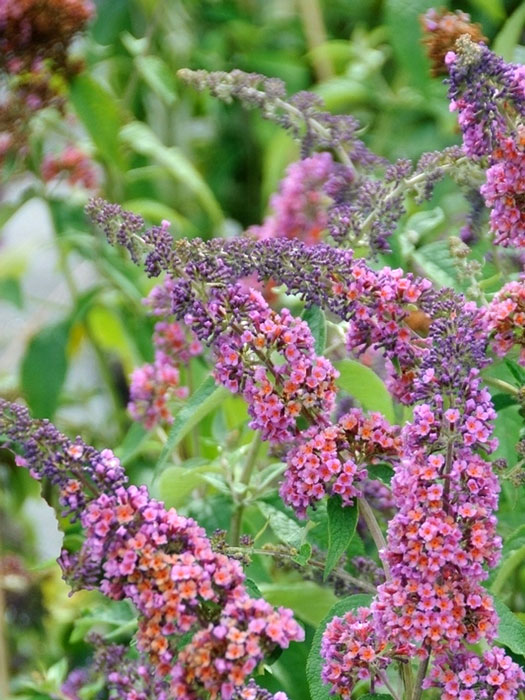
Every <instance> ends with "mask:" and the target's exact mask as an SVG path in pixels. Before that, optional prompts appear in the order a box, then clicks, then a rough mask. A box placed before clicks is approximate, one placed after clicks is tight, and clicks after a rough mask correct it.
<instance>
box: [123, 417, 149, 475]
mask: <svg viewBox="0 0 525 700" xmlns="http://www.w3.org/2000/svg"><path fill="white" fill-rule="evenodd" d="M149 435H150V431H149V430H146V428H145V427H144V426H143V425H141V424H140V423H132V424H131V425H130V427H129V430H128V432H127V433H126V435H125V437H124V440H123V441H122V443H121V444H120V446H119V447H118V448H117V449H116V450H115V454H116V455H117V457H118V458H119V459H120V461H121V462H122V465H123V466H126V464H128V462H130V461H131V460H132V459H133V457H135V456H136V455H137V454H138V453H139V452H140V448H141V447H142V445H143V444H144V443H145V442H146V440H147V439H148V437H149Z"/></svg>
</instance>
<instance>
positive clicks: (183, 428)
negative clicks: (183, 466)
mask: <svg viewBox="0 0 525 700" xmlns="http://www.w3.org/2000/svg"><path fill="white" fill-rule="evenodd" d="M227 396H229V392H228V390H227V389H225V388H224V387H223V386H217V385H216V383H215V380H214V378H213V377H208V378H207V379H205V380H204V381H203V383H202V384H201V385H200V386H199V387H198V389H197V390H196V391H195V393H194V394H193V395H192V396H190V398H189V399H188V401H187V402H186V404H185V405H184V407H183V408H182V409H181V410H180V411H179V412H178V413H177V415H176V417H175V420H174V421H173V425H172V426H171V429H170V432H169V435H168V439H167V441H166V444H165V445H164V447H163V448H162V452H161V453H160V457H159V459H158V461H157V464H156V466H155V471H156V472H157V473H159V472H160V471H162V468H163V467H164V465H165V464H166V462H167V461H168V459H169V457H170V454H171V453H172V451H173V450H174V449H175V447H177V445H178V444H179V442H180V441H181V440H182V439H183V438H184V436H185V435H187V434H188V433H189V432H190V430H191V429H192V428H193V427H194V426H196V425H197V424H198V423H199V422H200V421H201V420H202V419H203V418H204V416H207V415H208V413H211V411H213V410H214V409H215V408H217V407H218V406H220V404H221V403H222V402H223V401H224V399H225V398H226V397H227Z"/></svg>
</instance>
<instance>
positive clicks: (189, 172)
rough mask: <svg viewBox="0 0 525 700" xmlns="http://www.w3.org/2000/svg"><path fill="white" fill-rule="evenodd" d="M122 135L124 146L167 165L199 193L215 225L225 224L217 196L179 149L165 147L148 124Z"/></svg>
mask: <svg viewBox="0 0 525 700" xmlns="http://www.w3.org/2000/svg"><path fill="white" fill-rule="evenodd" d="M120 136H121V139H122V140H123V141H124V143H126V144H127V145H128V146H129V147H130V148H132V149H133V150H134V151H136V152H137V153H140V154H142V155H144V156H148V157H149V158H152V159H153V160H155V161H156V162H157V163H159V164H160V165H164V166H165V167H166V168H167V170H168V172H169V173H170V175H171V176H172V177H173V178H174V179H175V180H177V182H180V183H182V184H183V185H184V186H186V187H188V188H189V189H190V190H191V191H192V192H194V193H195V195H196V196H197V197H198V198H199V200H200V202H201V204H202V206H203V207H204V209H205V210H206V211H207V213H208V215H209V216H210V218H211V219H212V220H213V222H214V223H215V224H217V225H218V224H220V223H221V222H222V211H221V208H220V206H219V204H218V202H217V200H216V199H215V195H214V194H213V192H212V191H211V190H210V188H209V187H208V185H207V183H206V181H205V180H204V179H203V177H202V175H201V174H200V173H199V171H198V170H197V169H196V168H195V166H194V165H193V163H191V161H189V160H188V159H187V158H186V156H185V155H184V154H183V153H182V151H181V150H180V149H179V148H176V147H175V146H172V147H171V148H169V147H167V146H165V145H164V144H163V143H162V142H161V141H159V139H158V138H157V137H156V136H155V134H154V133H153V131H151V129H150V128H149V127H148V126H146V124H142V123H140V122H132V123H131V124H127V125H126V126H125V127H123V129H122V130H121V132H120Z"/></svg>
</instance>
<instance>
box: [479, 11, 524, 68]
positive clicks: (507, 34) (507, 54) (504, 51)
mask: <svg viewBox="0 0 525 700" xmlns="http://www.w3.org/2000/svg"><path fill="white" fill-rule="evenodd" d="M487 1H488V0H487ZM524 25H525V2H522V3H521V5H519V7H518V8H517V9H516V10H514V12H513V13H512V14H511V16H510V17H509V18H508V20H507V21H506V22H505V24H504V25H503V27H502V29H501V30H500V32H499V34H498V36H497V37H496V38H495V39H494V42H493V44H492V50H493V51H494V53H497V54H499V55H500V56H503V58H504V59H505V60H506V61H512V60H513V59H514V48H515V47H516V44H518V43H519V40H520V37H521V34H522V32H523V26H524Z"/></svg>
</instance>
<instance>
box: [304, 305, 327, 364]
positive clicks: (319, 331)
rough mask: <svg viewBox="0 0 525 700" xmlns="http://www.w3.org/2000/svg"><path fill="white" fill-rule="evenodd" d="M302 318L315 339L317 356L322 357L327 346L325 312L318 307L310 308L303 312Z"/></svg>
mask: <svg viewBox="0 0 525 700" xmlns="http://www.w3.org/2000/svg"><path fill="white" fill-rule="evenodd" d="M302 318H303V321H306V323H307V324H308V326H309V328H310V331H311V332H312V335H313V337H314V340H315V352H316V354H317V355H322V354H323V352H324V349H325V345H326V321H325V317H324V312H323V310H322V309H320V308H319V307H318V306H309V307H308V308H307V309H305V310H304V311H303V316H302Z"/></svg>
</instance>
